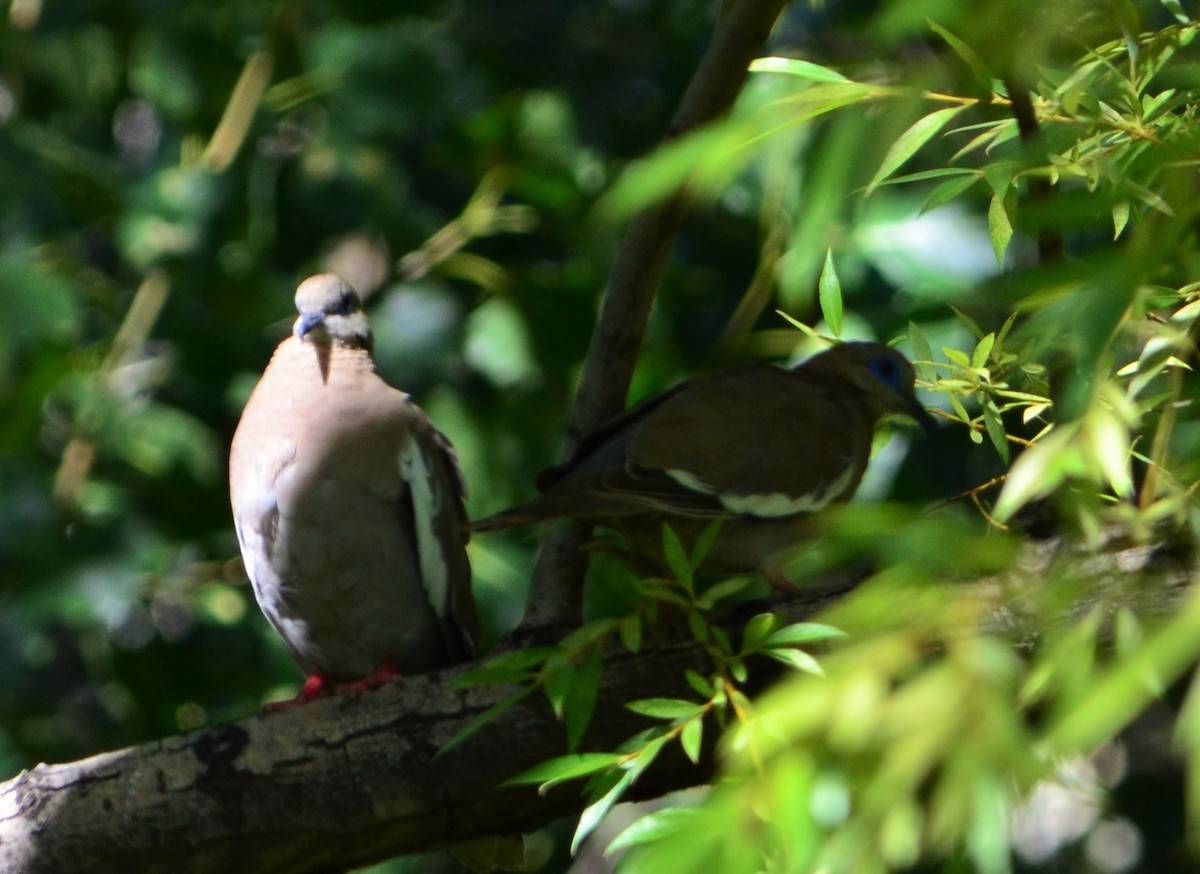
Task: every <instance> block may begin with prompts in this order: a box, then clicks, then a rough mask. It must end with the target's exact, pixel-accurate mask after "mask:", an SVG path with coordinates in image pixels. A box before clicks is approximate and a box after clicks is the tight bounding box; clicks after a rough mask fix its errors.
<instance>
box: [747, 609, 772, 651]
mask: <svg viewBox="0 0 1200 874" xmlns="http://www.w3.org/2000/svg"><path fill="white" fill-rule="evenodd" d="M777 624H779V620H778V618H777V617H776V616H775V614H774V613H759V614H757V615H755V616H751V617H750V618H749V619H748V620H747V621H746V627H745V629H744V630H743V631H742V651H743V652H747V651H749V650H753V649H757V648H758V645H759V644H760V643H762V642H763V641H764V640H766V638H767V635H768V634H770V633H771V632H772V631H774V630H775V626H776V625H777Z"/></svg>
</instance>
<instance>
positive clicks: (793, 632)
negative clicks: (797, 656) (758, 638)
mask: <svg viewBox="0 0 1200 874" xmlns="http://www.w3.org/2000/svg"><path fill="white" fill-rule="evenodd" d="M845 636H846V632H844V631H842V630H841V629H840V628H834V627H833V626H832V625H823V624H822V623H820V622H796V623H793V624H792V625H785V626H784V627H783V628H780V629H779V630H778V631H775V632H772V633H771V634H770V635H768V637H767V639H766V640H765V641H764V642H763V646H770V647H780V646H796V645H798V644H801V643H814V642H816V641H820V640H830V639H832V638H835V637H845Z"/></svg>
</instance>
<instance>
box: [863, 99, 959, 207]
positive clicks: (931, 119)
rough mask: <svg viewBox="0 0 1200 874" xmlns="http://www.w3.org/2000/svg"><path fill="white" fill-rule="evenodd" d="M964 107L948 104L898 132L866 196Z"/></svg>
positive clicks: (870, 183) (868, 184)
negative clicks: (900, 132)
mask: <svg viewBox="0 0 1200 874" xmlns="http://www.w3.org/2000/svg"><path fill="white" fill-rule="evenodd" d="M966 108H967V107H965V106H949V107H946V108H945V109H937V110H934V111H933V112H931V113H929V115H926V116H924V117H923V118H919V119H917V121H916V122H914V123H913V125H912V126H911V127H909V128H908V130H906V131H905V132H904V133H902V134H900V136H899V137H897V138H896V142H894V143H892V147H891V148H890V149H888V151H887V154H886V155H884V156H883V163H882V164H880V165H879V169H878V170H876V171H875V175H874V176H873V177H872V178H871V181H870V182H869V183H867V192H866V193H867V196H868V197H869V196H870V195H871V192H873V191H874V190H875V188H876V186H878V185H879V183H880V182H882V181H883V180H884V179H887V178H888V177H889V176H891V175H892V174H893V173H895V172H896V171H897V170H899V169H900V167H901V166H902V165H903V164H904V162H905V161H907V160H908V159H909V158H911V157H912V156H913V155H914V154H915V153H916V152H917V150H918V149H920V148H921V146H923V145H925V144H926V143H927V142H929V140H930V139H931V138H932V137H933V136H934V134H936V133H937V132H938V131H940V130H941V129H942V128H943V127H945V126H946V124H947V123H948V122H949V121H950V119H952V118H954V116H956V115H958V114H959V113H960V112H962V111H963V110H964V109H966Z"/></svg>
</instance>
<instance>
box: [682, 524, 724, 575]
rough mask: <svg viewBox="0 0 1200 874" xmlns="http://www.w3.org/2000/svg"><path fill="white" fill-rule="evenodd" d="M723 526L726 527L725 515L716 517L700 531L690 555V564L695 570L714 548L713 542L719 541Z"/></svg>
mask: <svg viewBox="0 0 1200 874" xmlns="http://www.w3.org/2000/svg"><path fill="white" fill-rule="evenodd" d="M723 527H725V517H723V516H722V517H721V518H719V519H714V520H713V521H712V522H710V523H709V524H708V525H706V526H704V530H703V531H701V532H700V536H699V537H697V538H696V542H695V543H693V544H692V554H691V555H690V556H689V557H688V564H689V565H690V566H691V568H692V570H693V571H695V570H696V569H697V568H698V567H700V564H701V563H702V562H703V561H704V559H705V557H706V556H707V555H708V553H709V552H710V551H711V550H712V548H713V544H714V543H716V542H717V537H718V536H719V535H720V533H721V529H722V528H723Z"/></svg>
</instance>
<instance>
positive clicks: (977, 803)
mask: <svg viewBox="0 0 1200 874" xmlns="http://www.w3.org/2000/svg"><path fill="white" fill-rule="evenodd" d="M971 789H972V793H971V794H972V798H971V804H970V810H971V824H970V827H969V828H968V831H967V846H968V849H969V851H970V854H971V858H972V860H973V861H974V863H975V870H976V871H978V872H980V874H1009V872H1010V871H1011V870H1012V868H1011V861H1010V848H1009V840H1008V819H1009V808H1010V806H1011V799H1010V797H1009V792H1008V789H1007V788H1006V784H1005V782H1004V781H1003V780H1002V779H1000V777H999V776H998V775H996V774H995V773H994V772H988V771H983V772H982V773H980V774H978V775H977V776H976V777H975V779H974V781H973V784H972V786H971Z"/></svg>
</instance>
